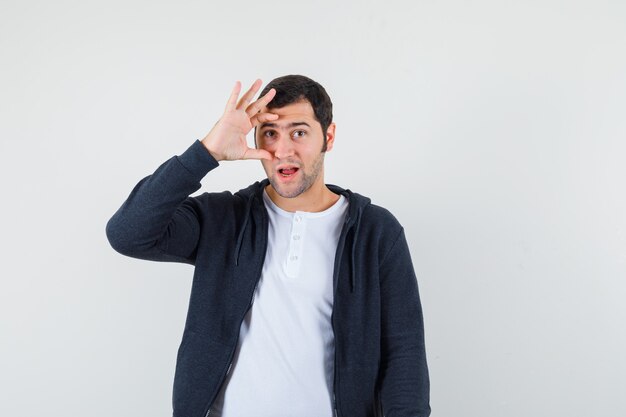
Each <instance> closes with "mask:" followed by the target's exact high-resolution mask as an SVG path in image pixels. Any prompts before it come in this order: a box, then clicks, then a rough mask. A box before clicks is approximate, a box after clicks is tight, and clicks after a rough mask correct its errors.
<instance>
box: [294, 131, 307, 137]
mask: <svg viewBox="0 0 626 417" xmlns="http://www.w3.org/2000/svg"><path fill="white" fill-rule="evenodd" d="M298 133H302V134H301V135H298ZM294 135H295V136H296V137H300V138H301V137H302V136H304V135H306V132H305V131H304V130H296V131H295V133H294Z"/></svg>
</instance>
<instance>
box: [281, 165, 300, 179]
mask: <svg viewBox="0 0 626 417" xmlns="http://www.w3.org/2000/svg"><path fill="white" fill-rule="evenodd" d="M298 170H299V168H298V167H285V168H279V169H278V173H279V174H280V175H281V176H283V177H291V176H292V175H294V174H295V173H296V172H298Z"/></svg>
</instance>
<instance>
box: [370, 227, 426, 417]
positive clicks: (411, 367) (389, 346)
mask: <svg viewBox="0 0 626 417" xmlns="http://www.w3.org/2000/svg"><path fill="white" fill-rule="evenodd" d="M380 291H381V319H382V332H381V334H382V335H381V365H380V366H381V369H380V378H381V379H380V396H381V403H382V407H383V412H384V415H385V417H426V416H429V415H430V380H429V376H428V367H427V363H426V350H425V345H424V321H423V317H422V307H421V303H420V298H419V291H418V287H417V279H416V277H415V271H414V269H413V263H412V261H411V255H410V253H409V247H408V244H407V242H406V238H405V235H404V230H403V229H401V230H400V233H399V234H398V236H397V238H396V241H395V243H394V244H393V246H392V248H391V249H390V250H389V253H388V254H387V255H385V258H384V259H383V261H382V263H381V266H380Z"/></svg>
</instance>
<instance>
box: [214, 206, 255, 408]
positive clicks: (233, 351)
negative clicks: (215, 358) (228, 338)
mask: <svg viewBox="0 0 626 417" xmlns="http://www.w3.org/2000/svg"><path fill="white" fill-rule="evenodd" d="M264 220H266V222H265V227H266V228H267V219H266V218H265V217H264ZM265 236H266V237H265V242H264V246H265V248H264V249H263V253H264V254H265V253H266V252H267V233H265ZM263 258H264V259H265V255H263ZM262 271H263V262H262V263H261V266H260V267H259V270H258V271H257V278H256V283H255V284H254V290H252V296H251V297H250V301H249V302H248V308H246V312H245V313H244V315H243V317H242V318H241V320H240V321H239V327H238V329H241V323H243V321H244V319H245V318H246V316H247V315H248V311H250V308H251V307H252V303H253V302H254V294H256V288H257V287H258V286H259V281H260V280H261V272H262ZM238 343H239V331H237V339H236V340H235V345H234V346H233V348H232V350H231V351H230V358H229V359H228V369H227V370H226V373H225V374H224V375H222V378H221V380H220V384H219V388H218V389H217V391H215V394H213V398H212V399H211V401H210V402H209V404H210V405H209V409H208V410H207V412H206V414H205V415H204V416H205V417H209V415H210V414H211V406H212V405H213V402H214V401H215V397H217V394H219V392H220V390H221V389H222V385H224V380H225V379H226V376H227V375H228V373H229V372H230V368H231V367H232V366H233V356H235V350H236V349H237V344H238Z"/></svg>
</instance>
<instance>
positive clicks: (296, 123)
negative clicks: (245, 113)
mask: <svg viewBox="0 0 626 417" xmlns="http://www.w3.org/2000/svg"><path fill="white" fill-rule="evenodd" d="M302 125H304V126H308V127H309V128H310V127H311V126H310V125H309V124H308V123H307V122H291V123H289V124H288V125H287V127H288V128H289V127H296V126H302ZM265 127H278V125H277V124H276V123H263V124H262V125H261V126H260V127H259V129H263V128H265Z"/></svg>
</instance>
